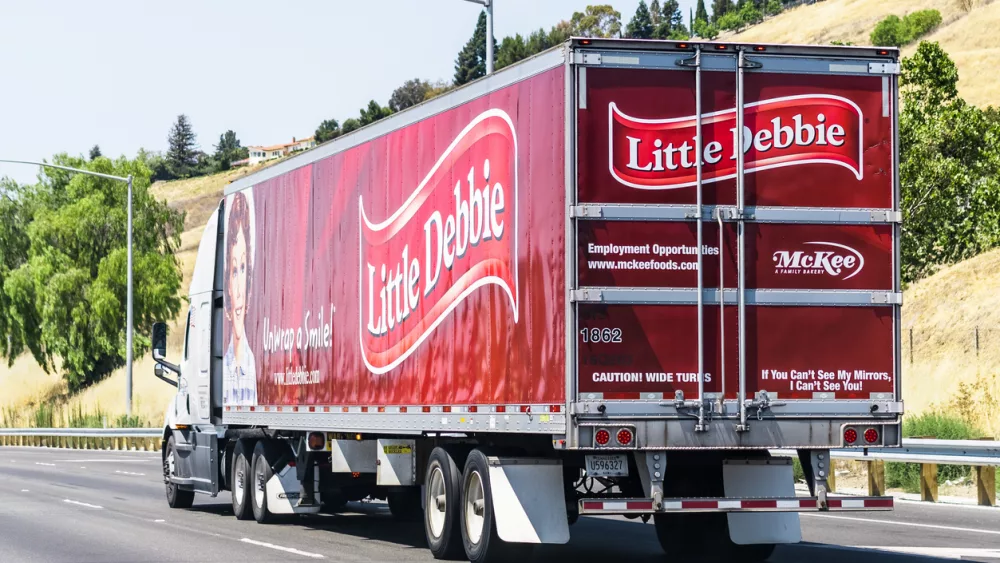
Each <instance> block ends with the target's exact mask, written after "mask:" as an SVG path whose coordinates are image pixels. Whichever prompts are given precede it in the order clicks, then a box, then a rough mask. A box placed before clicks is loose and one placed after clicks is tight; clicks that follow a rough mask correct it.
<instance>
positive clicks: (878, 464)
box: [868, 459, 885, 497]
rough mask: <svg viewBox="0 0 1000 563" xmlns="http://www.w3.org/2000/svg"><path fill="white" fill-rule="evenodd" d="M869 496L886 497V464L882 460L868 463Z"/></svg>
mask: <svg viewBox="0 0 1000 563" xmlns="http://www.w3.org/2000/svg"><path fill="white" fill-rule="evenodd" d="M868 496H872V497H881V496H885V462H884V461H882V460H880V459H873V460H871V461H869V462H868Z"/></svg>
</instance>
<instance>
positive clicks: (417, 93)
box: [389, 78, 431, 111]
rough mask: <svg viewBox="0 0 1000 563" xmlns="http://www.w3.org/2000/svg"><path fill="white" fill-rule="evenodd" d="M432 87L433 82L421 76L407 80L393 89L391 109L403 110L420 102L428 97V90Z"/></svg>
mask: <svg viewBox="0 0 1000 563" xmlns="http://www.w3.org/2000/svg"><path fill="white" fill-rule="evenodd" d="M430 88H431V83H430V82H427V81H426V80H421V79H419V78H412V79H410V80H407V81H406V82H404V83H403V85H402V86H400V87H399V88H396V89H395V90H393V91H392V96H389V109H391V110H392V111H403V110H404V109H406V108H408V107H412V106H415V105H417V104H419V103H420V102H422V101H424V98H426V97H427V91H428V90H430Z"/></svg>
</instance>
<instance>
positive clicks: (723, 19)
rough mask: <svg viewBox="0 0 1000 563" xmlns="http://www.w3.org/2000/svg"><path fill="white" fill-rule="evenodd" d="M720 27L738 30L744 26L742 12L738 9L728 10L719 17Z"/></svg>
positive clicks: (718, 23) (727, 29)
mask: <svg viewBox="0 0 1000 563" xmlns="http://www.w3.org/2000/svg"><path fill="white" fill-rule="evenodd" d="M716 24H717V25H718V26H719V29H725V30H726V31H737V30H739V29H740V28H742V27H743V20H742V19H740V14H739V13H738V12H736V11H731V12H726V13H725V14H722V16H720V17H719V21H718V22H716Z"/></svg>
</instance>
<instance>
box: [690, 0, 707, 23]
mask: <svg viewBox="0 0 1000 563" xmlns="http://www.w3.org/2000/svg"><path fill="white" fill-rule="evenodd" d="M698 20H701V21H703V22H708V10H706V9H705V0H698V7H697V8H696V9H695V11H694V21H698ZM692 27H694V25H693V24H692Z"/></svg>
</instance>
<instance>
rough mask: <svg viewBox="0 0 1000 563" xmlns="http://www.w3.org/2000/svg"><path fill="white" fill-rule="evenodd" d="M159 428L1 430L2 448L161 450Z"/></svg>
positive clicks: (0, 444) (0, 442)
mask: <svg viewBox="0 0 1000 563" xmlns="http://www.w3.org/2000/svg"><path fill="white" fill-rule="evenodd" d="M162 437H163V431H162V430H161V429H159V428H0V446H30V447H42V448H72V449H80V450H137V451H150V452H151V451H160V441H161V439H162Z"/></svg>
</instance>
